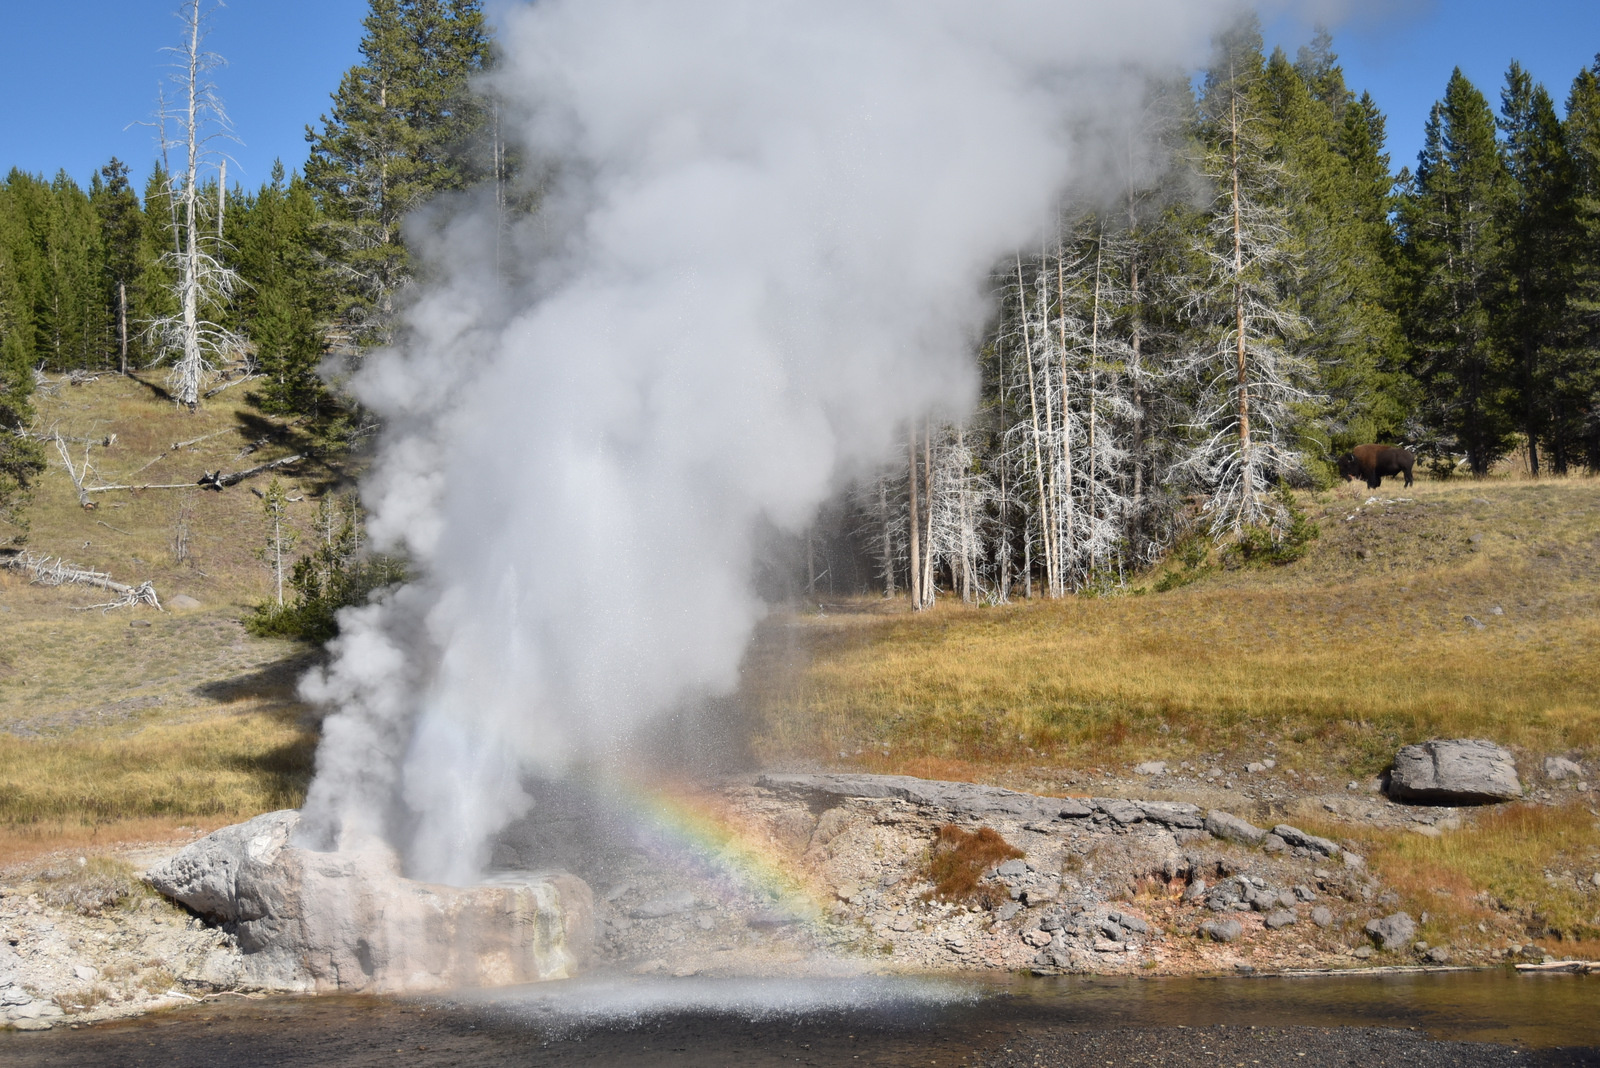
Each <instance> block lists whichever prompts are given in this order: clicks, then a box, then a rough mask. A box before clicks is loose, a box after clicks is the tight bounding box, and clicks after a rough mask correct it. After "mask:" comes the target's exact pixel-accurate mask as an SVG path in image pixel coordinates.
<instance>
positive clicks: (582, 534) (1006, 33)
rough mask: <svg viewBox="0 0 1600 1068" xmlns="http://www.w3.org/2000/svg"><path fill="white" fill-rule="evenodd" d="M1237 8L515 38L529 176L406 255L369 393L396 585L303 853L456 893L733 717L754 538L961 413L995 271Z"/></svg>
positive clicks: (619, 30) (367, 641) (824, 6)
mask: <svg viewBox="0 0 1600 1068" xmlns="http://www.w3.org/2000/svg"><path fill="white" fill-rule="evenodd" d="M1235 11H1236V7H1235V5H1234V4H1232V3H1222V2H1202V0H1125V2H1123V3H1120V4H1115V5H1112V4H1105V3H1101V2H1089V0H1071V2H1065V0H1062V2H1049V0H982V2H981V3H980V2H974V0H915V2H912V0H807V2H804V3H801V2H791V0H771V2H767V3H760V4H754V3H751V2H749V0H679V2H675V3H671V4H665V3H659V2H646V0H541V2H539V3H535V4H532V5H529V6H524V7H517V8H513V9H510V10H508V11H506V12H505V13H504V16H503V20H502V24H501V28H500V42H501V45H502V49H503V63H502V67H501V70H500V71H499V72H498V73H497V74H496V75H495V78H494V82H493V89H494V91H495V93H496V94H497V96H498V97H499V98H500V99H501V100H502V101H504V102H506V103H505V104H504V105H503V106H505V107H507V108H508V109H509V111H508V113H503V114H502V129H503V131H505V132H508V133H509V135H510V137H511V139H512V141H513V142H515V143H516V144H517V145H518V146H519V150H520V151H521V152H522V154H523V156H524V158H525V159H527V160H528V161H530V163H531V165H532V166H533V167H534V168H535V169H538V168H548V170H547V171H546V173H547V174H548V175H549V179H548V185H547V189H546V192H545V195H544V199H543V201H542V204H541V207H540V209H539V211H538V212H537V213H536V214H535V215H534V216H532V217H531V218H529V219H527V220H525V221H523V222H520V223H518V224H517V225H516V228H515V230H514V231H513V232H512V233H511V234H510V236H509V237H508V238H506V239H504V241H503V242H501V244H502V247H501V249H500V251H499V252H498V253H497V251H496V245H497V238H496V226H497V223H496V214H495V212H494V210H493V208H492V205H491V206H487V207H485V208H484V209H483V210H480V211H466V212H459V213H457V214H455V215H454V216H452V217H450V218H449V219H448V220H447V221H441V222H439V223H438V224H437V225H436V226H434V227H432V228H430V229H428V230H427V232H426V233H425V234H424V233H420V232H419V233H418V234H417V235H415V236H414V238H413V241H414V247H417V248H418V249H419V251H420V255H421V259H422V261H423V262H424V263H425V264H426V265H427V266H426V275H427V278H428V281H427V282H426V283H425V284H424V287H423V289H422V291H421V292H420V294H419V295H418V297H417V299H416V300H415V302H414V304H413V306H412V307H411V308H410V310H409V312H408V313H407V316H406V323H407V330H406V332H405V340H404V341H403V343H402V344H400V345H399V346H398V347H396V348H395V349H394V350H391V351H387V352H384V353H380V354H377V355H375V356H373V357H372V358H371V359H369V361H368V362H367V365H366V367H365V368H364V369H363V371H362V372H361V374H360V375H359V377H358V380H357V382H356V390H357V392H358V394H359V396H360V397H361V399H362V400H363V401H364V402H365V403H366V404H368V405H370V406H371V407H372V408H374V409H375V410H376V411H377V412H378V413H379V414H380V415H381V417H382V418H383V420H384V425H385V428H386V429H385V432H384V437H383V440H382V443H381V447H380V453H379V457H378V460H377V464H376V467H375V470H374V472H373V474H372V476H371V478H370V479H369V480H368V482H367V484H366V486H365V490H364V494H365V498H366V501H367V504H368V507H369V508H370V511H371V531H372V534H373V536H374V538H375V540H376V541H377V543H378V544H379V545H389V546H395V547H403V548H404V549H405V550H406V551H407V552H409V553H410V554H411V556H412V558H413V559H414V561H415V562H416V564H417V565H418V568H417V569H418V571H419V573H420V576H421V577H420V578H419V579H418V581H417V582H415V583H414V584H413V585H411V586H409V587H407V588H406V589H404V590H402V591H400V592H398V593H397V594H395V595H393V596H392V597H390V598H389V599H387V600H386V601H384V602H383V603H380V604H375V605H372V606H368V607H365V608H361V609H354V610H349V611H347V613H346V615H345V616H344V617H343V621H342V622H343V635H342V636H341V637H340V638H339V639H338V640H337V641H336V642H335V643H334V647H333V649H334V654H335V657H334V660H333V663H332V664H331V666H330V667H329V668H328V669H327V670H326V671H325V672H321V673H318V674H317V675H314V676H313V677H311V678H309V679H308V680H307V681H306V683H305V684H304V687H303V689H304V692H305V694H306V695H307V696H308V697H309V698H311V699H313V700H315V701H318V702H321V703H324V704H327V705H330V706H332V707H333V709H334V712H333V714H331V715H330V716H329V717H328V719H327V720H326V722H325V724H324V739H323V743H322V747H321V750H320V752H319V755H318V768H317V776H316V779H315V781H314V783H313V785H312V788H311V791H310V795H309V797H308V800H307V804H306V817H307V818H306V824H305V826H307V827H308V828H310V830H309V831H308V835H309V838H310V844H314V845H319V846H321V847H323V848H333V847H341V848H353V847H358V846H360V845H361V844H363V843H367V842H371V841H373V840H382V841H384V842H387V843H389V844H391V845H393V846H394V847H396V848H399V849H400V850H401V851H402V853H403V854H404V855H405V858H406V861H407V867H408V871H409V873H410V874H412V875H414V876H417V877H420V878H426V879H431V880H437V881H444V882H454V883H463V882H467V881H470V880H472V879H473V878H474V877H475V876H476V875H477V874H478V873H479V871H480V869H481V867H482V866H483V865H484V863H485V862H486V860H487V850H488V843H489V841H490V839H491V837H492V835H493V834H494V833H495V832H496V831H497V830H499V829H500V828H501V827H502V826H504V825H505V823H506V822H507V821H509V820H511V819H513V818H515V817H517V816H518V815H520V814H521V813H522V812H523V811H525V809H526V807H527V805H528V804H529V802H528V800H527V798H526V797H525V795H524V793H523V790H522V788H521V786H520V785H519V783H520V782H521V781H522V779H523V777H524V776H525V775H527V774H536V775H541V774H542V775H555V774H559V773H561V772H562V771H563V770H564V769H567V768H570V767H571V766H573V765H574V764H575V763H577V762H583V763H585V764H591V765H592V764H600V765H602V766H603V765H604V764H605V763H606V762H608V761H612V760H615V759H617V758H618V757H620V756H622V755H623V754H622V753H620V752H619V751H618V750H619V747H620V745H621V741H620V740H621V739H624V738H626V737H627V736H628V735H629V733H630V732H631V731H632V730H633V729H634V728H636V727H637V726H639V725H640V724H641V723H643V722H645V721H646V720H647V719H648V718H649V717H651V716H653V715H657V714H659V713H660V712H662V711H663V710H664V709H667V708H670V707H672V706H674V705H676V704H678V703H680V702H682V701H684V700H686V699H692V698H694V697H696V696H700V695H709V694H714V693H717V692H721V691H726V690H728V689H730V688H731V687H732V686H733V684H734V682H735V677H736V672H737V668H738V664H739V660H740V657H741V654H742V652H743V650H744V648H745V644H746V642H747V640H748V638H749V636H750V634H751V631H752V628H753V627H754V625H755V623H756V622H757V620H758V619H759V618H760V616H761V615H762V612H763V609H762V605H761V603H760V601H759V600H758V598H757V597H756V595H755V593H754V591H753V587H752V574H751V571H752V560H753V555H754V550H755V539H756V536H757V533H758V531H759V530H760V529H762V528H763V526H764V525H772V526H776V527H777V528H779V529H782V530H788V531H800V530H802V529H804V527H805V526H806V525H807V524H808V522H809V521H810V520H811V518H812V516H813V514H814V513H815V511H816V509H817V508H818V506H819V505H820V504H821V503H822V502H823V501H824V500H825V499H826V498H827V497H828V496H829V495H830V494H831V493H832V492H834V491H835V490H836V489H837V488H838V487H839V485H840V483H841V481H842V480H843V479H844V478H846V477H848V476H849V475H850V474H851V473H852V472H857V471H862V470H865V469H867V468H868V467H869V466H870V465H872V464H875V463H877V462H879V461H881V460H882V459H883V458H885V457H886V456H887V455H889V453H890V451H891V449H892V447H893V445H894V443H895V442H897V441H898V440H899V439H900V437H901V436H902V434H903V426H904V424H905V421H906V420H908V419H910V418H914V417H919V416H921V415H923V414H924V413H927V412H930V411H934V412H942V413H945V414H947V415H951V416H954V415H958V414H959V413H960V412H962V411H963V410H964V409H965V408H966V406H968V405H969V404H970V402H971V401H972V399H973V397H974V396H975V395H976V381H975V373H976V371H975V361H974V359H973V352H974V349H975V346H976V344H977V343H978V339H979V335H980V332H981V330H982V328H983V324H984V322H985V319H986V318H987V316H988V315H989V313H990V302H989V297H988V293H987V278H988V273H989V271H990V269H991V268H992V266H993V265H994V264H995V263H996V262H997V261H998V260H999V259H1000V258H1001V257H1003V256H1005V255H1006V254H1007V253H1008V252H1010V251H1011V250H1013V249H1015V248H1016V247H1018V246H1021V245H1027V244H1029V243H1030V242H1033V241H1034V240H1035V239H1036V238H1037V235H1038V234H1039V233H1040V232H1041V229H1042V228H1043V227H1044V226H1046V225H1048V224H1049V222H1050V220H1052V219H1053V217H1054V214H1055V210H1056V207H1057V198H1058V196H1059V195H1060V192H1061V190H1062V189H1063V188H1064V187H1065V186H1066V185H1068V184H1069V183H1070V184H1072V185H1073V186H1075V187H1079V188H1082V187H1084V186H1086V185H1091V184H1092V183H1093V182H1094V181H1095V180H1096V177H1097V176H1098V175H1099V174H1101V172H1102V171H1104V170H1106V167H1105V161H1106V160H1107V159H1109V158H1110V156H1111V154H1112V151H1113V149H1115V151H1116V153H1117V154H1118V156H1119V158H1123V159H1125V158H1126V155H1127V143H1126V134H1125V133H1122V132H1119V131H1124V130H1126V129H1128V128H1130V124H1131V123H1133V122H1134V120H1135V116H1136V112H1137V109H1138V106H1139V104H1140V103H1141V97H1142V83H1143V79H1144V78H1145V77H1146V76H1147V75H1148V74H1151V73H1164V72H1166V71H1168V70H1170V69H1172V68H1175V67H1177V68H1187V67H1192V66H1194V65H1196V64H1198V63H1199V62H1200V61H1202V60H1203V59H1204V57H1205V55H1206V51H1207V48H1208V43H1209V38H1210V35H1211V34H1212V33H1213V32H1214V31H1215V30H1216V29H1217V28H1218V26H1219V25H1220V24H1221V22H1222V20H1223V19H1225V18H1226V17H1227V16H1229V15H1231V14H1233V13H1234V12H1235ZM508 126H509V130H506V128H507V127H508ZM1117 180H1119V179H1117V178H1115V177H1113V178H1112V179H1111V180H1109V181H1108V183H1107V184H1114V183H1115V181H1117ZM421 229H422V228H419V231H420V230H421ZM510 279H516V281H514V282H513V281H510Z"/></svg>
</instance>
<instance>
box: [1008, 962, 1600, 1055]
mask: <svg viewBox="0 0 1600 1068" xmlns="http://www.w3.org/2000/svg"><path fill="white" fill-rule="evenodd" d="M1008 986H1009V990H1010V993H1011V994H1012V996H1013V998H1014V999H1015V1000H1017V1001H1019V1002H1022V1003H1029V1004H1037V1005H1038V1006H1039V1011H1040V1012H1041V1013H1042V1014H1045V1015H1049V1016H1051V1017H1052V1018H1054V1019H1056V1020H1058V1021H1061V1022H1063V1023H1068V1024H1070V1025H1071V1026H1076V1027H1096V1026H1099V1027H1174V1026H1180V1025H1181V1026H1188V1027H1200V1026H1207V1025H1212V1024H1219V1023H1226V1024H1238V1025H1249V1024H1254V1025H1256V1026H1259V1027H1417V1028H1421V1029H1422V1030H1424V1031H1426V1032H1428V1033H1429V1034H1431V1035H1432V1036H1433V1037H1435V1038H1443V1039H1452V1040H1456V1041H1462V1042H1499V1043H1505V1044H1510V1045H1519V1046H1529V1047H1536V1048H1549V1047H1553V1046H1597V1047H1600V978H1597V977H1595V976H1580V975H1548V974H1545V975H1525V974H1519V973H1516V972H1510V971H1483V972H1446V973H1438V972H1434V973H1417V974H1409V975H1380V976H1362V975H1348V976H1315V977H1306V978H1261V979H1232V978H1230V979H1095V978H1076V977H1065V978H1060V979H1016V980H1013V981H1012V982H1011V983H1009V984H1008Z"/></svg>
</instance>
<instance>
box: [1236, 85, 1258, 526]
mask: <svg viewBox="0 0 1600 1068" xmlns="http://www.w3.org/2000/svg"><path fill="white" fill-rule="evenodd" d="M1229 121H1230V124H1231V129H1230V131H1229V133H1230V137H1231V141H1230V144H1229V151H1230V153H1231V160H1230V166H1229V171H1230V177H1231V178H1232V179H1233V309H1234V318H1235V322H1236V326H1235V329H1236V331H1237V333H1238V352H1237V364H1238V366H1237V373H1238V389H1239V461H1240V465H1241V467H1242V468H1243V473H1244V492H1245V494H1246V497H1247V498H1254V497H1255V486H1256V477H1255V463H1254V457H1253V456H1252V455H1251V448H1250V377H1249V365H1248V363H1247V361H1246V358H1245V315H1244V224H1243V220H1242V218H1241V212H1242V211H1243V204H1242V203H1241V201H1240V192H1239V169H1240V160H1239V98H1238V95H1237V93H1235V95H1234V98H1233V100H1232V101H1231V102H1230V119H1229Z"/></svg>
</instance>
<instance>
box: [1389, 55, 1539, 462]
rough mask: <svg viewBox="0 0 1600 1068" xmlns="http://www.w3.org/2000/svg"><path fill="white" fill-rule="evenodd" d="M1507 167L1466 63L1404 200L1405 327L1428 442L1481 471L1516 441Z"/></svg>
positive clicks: (1433, 120)
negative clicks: (1497, 316)
mask: <svg viewBox="0 0 1600 1068" xmlns="http://www.w3.org/2000/svg"><path fill="white" fill-rule="evenodd" d="M1509 185H1510V180H1509V176H1508V175H1507V173H1506V168H1505V160H1504V158H1503V156H1502V154H1501V149H1500V145H1499V143H1498V142H1497V141H1496V139H1495V124H1494V116H1493V114H1492V113H1491V112H1490V110H1489V104H1488V101H1486V100H1485V99H1484V97H1483V94H1482V93H1480V92H1479V91H1478V90H1477V89H1476V88H1475V87H1474V86H1473V85H1472V83H1471V82H1469V81H1468V80H1467V78H1466V76H1465V75H1463V74H1462V73H1461V71H1460V69H1459V68H1457V69H1456V71H1455V72H1454V73H1453V74H1452V75H1451V76H1450V83H1449V85H1448V86H1447V87H1446V89H1445V95H1444V99H1443V100H1441V101H1439V102H1438V103H1436V104H1434V106H1433V110H1432V112H1431V114H1430V115H1429V118H1428V125H1427V131H1426V136H1425V140H1424V145H1423V149H1422V152H1421V154H1420V155H1419V156H1418V159H1417V172H1416V174H1415V175H1414V176H1412V177H1411V179H1410V182H1409V189H1408V190H1407V192H1406V195H1405V197H1404V198H1403V200H1402V202H1401V207H1400V219H1401V225H1402V230H1403V239H1404V243H1405V248H1406V261H1407V272H1408V274H1409V289H1410V292H1409V294H1408V301H1407V304H1408V307H1407V322H1406V331H1407V334H1408V336H1409V339H1410V342H1411V348H1412V354H1413V355H1412V369H1413V374H1414V376H1415V377H1416V378H1417V379H1418V381H1419V382H1420V383H1421V386H1422V403H1421V406H1420V407H1421V409H1422V422H1423V424H1424V426H1425V427H1426V429H1427V431H1428V432H1429V433H1430V435H1432V441H1431V442H1430V450H1431V451H1433V452H1434V453H1435V455H1436V456H1437V455H1439V454H1440V453H1441V452H1452V451H1453V452H1461V453H1464V454H1465V456H1466V463H1467V465H1468V466H1469V467H1470V469H1471V470H1472V472H1473V473H1474V474H1476V475H1482V474H1484V473H1486V472H1487V471H1488V470H1489V468H1490V466H1491V465H1492V464H1493V463H1494V462H1495V461H1496V460H1498V459H1499V458H1500V457H1502V456H1504V455H1505V453H1506V451H1507V450H1508V449H1509V448H1510V443H1511V433H1512V430H1513V429H1514V428H1513V424H1512V421H1511V420H1510V419H1509V418H1508V410H1509V406H1508V404H1507V399H1508V387H1509V383H1510V376H1509V373H1508V367H1507V364H1506V360H1505V357H1504V353H1503V351H1502V350H1501V348H1500V346H1499V344H1498V338H1497V332H1496V331H1495V329H1494V322H1493V316H1494V309H1495V302H1496V299H1497V296H1498V294H1499V291H1500V286H1501V285H1502V267H1503V264H1504V235H1503V233H1502V227H1501V220H1503V219H1504V218H1505V209H1504V204H1505V201H1506V199H1507V196H1508V195H1509Z"/></svg>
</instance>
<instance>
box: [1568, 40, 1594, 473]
mask: <svg viewBox="0 0 1600 1068" xmlns="http://www.w3.org/2000/svg"><path fill="white" fill-rule="evenodd" d="M1566 143H1567V151H1568V153H1569V156H1570V158H1571V160H1572V173H1573V216H1574V220H1573V227H1574V242H1575V244H1576V249H1575V251H1574V254H1573V274H1574V277H1573V280H1572V295H1571V300H1570V302H1569V305H1568V314H1569V317H1570V319H1571V323H1572V326H1571V338H1572V348H1571V351H1570V353H1569V359H1568V361H1567V364H1566V367H1565V368H1564V370H1563V374H1562V376H1561V381H1560V382H1559V383H1558V389H1559V391H1560V393H1561V395H1562V396H1563V397H1564V398H1566V399H1567V400H1566V403H1567V404H1568V407H1567V409H1566V411H1565V412H1564V413H1563V414H1564V415H1565V417H1566V420H1567V421H1568V422H1569V424H1570V433H1571V434H1572V435H1573V437H1574V439H1575V440H1574V450H1575V451H1577V450H1580V449H1581V462H1582V463H1583V464H1584V465H1585V466H1587V467H1588V469H1589V470H1590V471H1591V472H1596V471H1600V55H1597V56H1595V60H1594V64H1593V65H1592V66H1591V67H1589V68H1588V69H1586V70H1583V71H1581V72H1580V73H1579V74H1578V76H1577V78H1575V79H1574V80H1573V83H1572V91H1571V93H1570V94H1569V95H1568V96H1567V117H1566ZM1578 461H1579V458H1578V457H1573V458H1572V462H1574V463H1576V462H1578Z"/></svg>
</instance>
